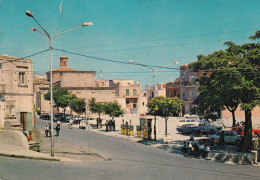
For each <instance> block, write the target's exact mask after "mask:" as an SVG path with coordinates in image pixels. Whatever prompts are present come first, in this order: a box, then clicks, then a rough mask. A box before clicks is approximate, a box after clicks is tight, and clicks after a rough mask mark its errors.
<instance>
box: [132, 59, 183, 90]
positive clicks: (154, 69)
mask: <svg viewBox="0 0 260 180" xmlns="http://www.w3.org/2000/svg"><path fill="white" fill-rule="evenodd" d="M128 62H129V63H133V64H136V65H140V66H143V67H146V68H148V69H151V70H152V72H153V85H154V86H155V84H156V71H157V70H158V69H160V68H162V67H166V66H169V65H171V64H179V61H172V62H170V63H168V64H165V65H162V66H159V67H157V68H152V67H150V66H147V65H145V64H141V63H138V62H135V61H134V60H128Z"/></svg>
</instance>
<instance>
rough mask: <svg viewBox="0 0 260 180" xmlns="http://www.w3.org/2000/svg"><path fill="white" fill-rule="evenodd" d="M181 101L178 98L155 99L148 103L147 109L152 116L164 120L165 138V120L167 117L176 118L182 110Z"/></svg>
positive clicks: (160, 97)
mask: <svg viewBox="0 0 260 180" xmlns="http://www.w3.org/2000/svg"><path fill="white" fill-rule="evenodd" d="M182 104H183V102H182V100H180V99H179V98H178V97H173V98H169V97H163V96H159V97H155V98H153V99H152V100H151V101H150V102H149V103H148V107H149V109H150V110H151V111H152V112H153V114H154V115H157V116H161V117H163V118H164V119H165V136H167V120H168V118H169V116H178V114H179V113H180V111H181V108H182Z"/></svg>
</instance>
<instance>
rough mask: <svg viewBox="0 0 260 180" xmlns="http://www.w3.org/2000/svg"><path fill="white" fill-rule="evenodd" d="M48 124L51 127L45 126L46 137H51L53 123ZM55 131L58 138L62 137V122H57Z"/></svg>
mask: <svg viewBox="0 0 260 180" xmlns="http://www.w3.org/2000/svg"><path fill="white" fill-rule="evenodd" d="M48 124H49V125H48V126H45V128H44V130H45V135H46V137H51V123H50V122H49V123H48ZM55 130H56V136H59V135H60V121H57V124H56V127H55Z"/></svg>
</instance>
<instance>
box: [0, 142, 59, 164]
mask: <svg viewBox="0 0 260 180" xmlns="http://www.w3.org/2000/svg"><path fill="white" fill-rule="evenodd" d="M0 155H1V156H8V157H18V158H28V159H38V160H50V161H60V160H61V159H60V158H57V157H51V156H50V155H47V154H43V153H39V152H35V151H31V150H27V149H25V148H23V147H19V146H13V145H8V144H3V143H0Z"/></svg>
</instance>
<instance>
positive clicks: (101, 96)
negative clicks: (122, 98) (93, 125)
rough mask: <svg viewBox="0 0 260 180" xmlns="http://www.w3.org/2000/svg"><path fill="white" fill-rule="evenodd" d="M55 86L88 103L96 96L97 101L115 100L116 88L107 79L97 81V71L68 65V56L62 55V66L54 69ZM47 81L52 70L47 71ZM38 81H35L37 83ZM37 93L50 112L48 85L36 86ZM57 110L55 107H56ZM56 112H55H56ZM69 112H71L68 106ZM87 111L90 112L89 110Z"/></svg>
mask: <svg viewBox="0 0 260 180" xmlns="http://www.w3.org/2000/svg"><path fill="white" fill-rule="evenodd" d="M52 73H53V75H52V77H53V79H52V80H53V86H56V87H61V88H66V89H68V90H69V91H70V92H71V93H73V94H75V95H76V96H77V97H78V98H81V99H84V100H85V101H86V103H87V104H88V101H89V99H90V98H95V99H96V101H97V102H110V101H115V88H114V87H109V86H108V82H106V81H105V80H103V81H102V80H98V81H96V71H79V70H75V69H71V68H69V66H68V58H67V57H66V56H62V57H60V67H59V68H58V69H54V70H53V72H52ZM46 75H47V81H48V82H50V72H47V73H46ZM36 82H37V81H35V83H36ZM35 90H36V92H35V93H36V94H41V95H39V96H38V98H40V100H39V99H37V100H36V102H40V106H41V107H42V108H41V109H42V112H48V113H50V108H48V107H47V108H44V109H43V107H46V104H48V103H49V101H47V102H46V100H44V97H43V94H45V93H47V92H48V89H47V87H45V86H44V84H41V85H40V87H38V88H35ZM54 110H55V108H54ZM54 113H55V112H54ZM67 113H70V110H69V108H67ZM87 113H90V112H88V111H87Z"/></svg>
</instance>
